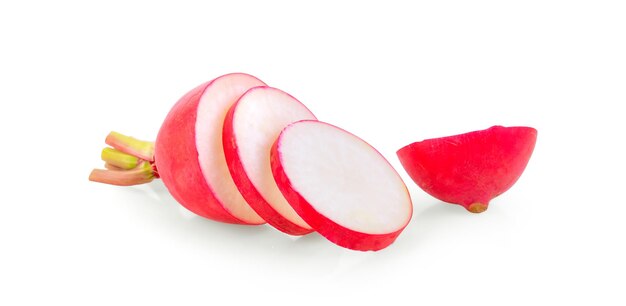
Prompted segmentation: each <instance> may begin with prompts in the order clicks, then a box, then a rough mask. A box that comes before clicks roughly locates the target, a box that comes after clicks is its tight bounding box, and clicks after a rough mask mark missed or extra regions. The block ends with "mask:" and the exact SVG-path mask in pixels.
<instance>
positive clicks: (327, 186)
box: [271, 120, 413, 251]
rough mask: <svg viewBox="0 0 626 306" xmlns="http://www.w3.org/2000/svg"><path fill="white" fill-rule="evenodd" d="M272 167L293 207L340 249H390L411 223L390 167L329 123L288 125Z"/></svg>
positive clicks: (407, 205)
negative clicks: (388, 247)
mask: <svg viewBox="0 0 626 306" xmlns="http://www.w3.org/2000/svg"><path fill="white" fill-rule="evenodd" d="M271 164H272V172H273V175H274V178H275V180H276V182H277V184H278V186H279V188H280V190H281V192H282V193H283V195H284V196H285V198H286V199H287V200H288V202H289V204H291V206H292V207H293V208H294V209H295V211H296V212H297V213H298V214H299V215H300V216H301V217H302V218H303V219H304V220H305V221H306V222H307V223H308V224H309V225H311V227H313V229H315V230H316V231H318V232H319V233H320V234H321V235H323V236H324V237H326V238H327V239H329V240H330V241H332V242H334V243H336V244H338V245H340V246H343V247H346V248H350V249H355V250H362V251H366V250H379V249H382V248H385V247H387V246H388V245H390V244H391V243H393V241H394V240H395V239H396V238H397V236H398V235H399V234H400V232H401V231H402V230H403V229H404V228H405V227H406V225H407V224H408V222H409V220H410V219H411V215H412V211H413V208H412V204H411V199H410V196H409V193H408V191H407V188H406V186H405V184H404V182H403V181H402V179H401V178H400V176H399V175H398V173H397V172H396V171H395V170H394V168H393V167H392V166H391V165H390V164H389V162H388V161H387V160H386V159H385V158H384V157H383V156H382V155H381V154H380V153H379V152H378V151H376V149H374V148H373V147H372V146H370V145H369V144H367V143H366V142H365V141H363V140H362V139H360V138H358V137H357V136H355V135H353V134H351V133H349V132H346V131H345V130H342V129H340V128H338V127H335V126H333V125H330V124H328V123H323V122H319V121H308V120H305V121H299V122H296V123H293V124H291V125H289V126H288V127H287V128H285V129H284V130H283V131H282V132H281V134H280V136H279V138H278V139H277V140H276V142H275V143H274V145H273V146H272V151H271Z"/></svg>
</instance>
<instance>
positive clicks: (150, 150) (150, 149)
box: [104, 132, 154, 162]
mask: <svg viewBox="0 0 626 306" xmlns="http://www.w3.org/2000/svg"><path fill="white" fill-rule="evenodd" d="M104 142H105V143H106V144H108V145H110V146H112V147H113V148H115V149H117V150H119V151H122V152H124V153H126V154H130V155H133V156H136V157H139V158H141V159H143V160H147V161H151V162H152V161H154V143H153V142H150V141H143V140H139V139H136V138H133V137H130V136H126V135H123V134H120V133H118V132H111V133H109V135H108V136H107V138H106V140H105V141H104Z"/></svg>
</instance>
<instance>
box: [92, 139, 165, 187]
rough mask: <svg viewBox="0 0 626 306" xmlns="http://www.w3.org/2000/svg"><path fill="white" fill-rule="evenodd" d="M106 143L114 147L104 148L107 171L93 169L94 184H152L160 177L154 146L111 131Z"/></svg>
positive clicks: (103, 158) (102, 155)
mask: <svg viewBox="0 0 626 306" xmlns="http://www.w3.org/2000/svg"><path fill="white" fill-rule="evenodd" d="M105 142H106V143H107V144H108V145H110V146H112V147H113V148H104V149H103V150H102V153H101V155H100V157H101V158H102V160H103V161H104V162H105V163H104V167H105V168H106V170H105V169H93V170H92V171H91V174H89V180H90V181H93V182H98V183H103V184H110V185H118V186H131V185H139V184H145V183H149V182H151V181H152V180H154V179H155V178H159V173H158V172H157V168H156V165H155V164H154V143H153V142H149V141H142V140H138V139H135V138H133V137H129V136H126V135H122V134H120V133H117V132H111V133H109V135H108V136H107V138H106V140H105Z"/></svg>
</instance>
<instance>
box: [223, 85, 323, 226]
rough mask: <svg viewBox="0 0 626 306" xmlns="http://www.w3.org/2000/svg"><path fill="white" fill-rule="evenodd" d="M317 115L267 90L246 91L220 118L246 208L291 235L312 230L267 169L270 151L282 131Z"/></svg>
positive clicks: (226, 151)
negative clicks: (248, 205) (222, 120)
mask: <svg viewBox="0 0 626 306" xmlns="http://www.w3.org/2000/svg"><path fill="white" fill-rule="evenodd" d="M305 119H309V120H316V118H315V116H314V115H313V114H312V113H311V111H309V109H307V108H306V107H305V106H304V105H303V104H302V103H300V102H299V101H298V100H296V99H295V98H294V97H292V96H290V95H289V94H287V93H285V92H284V91H281V90H279V89H276V88H271V87H267V86H263V87H255V88H252V89H250V90H248V91H247V92H246V93H245V94H244V95H243V96H241V98H239V100H238V101H237V102H236V103H235V104H234V105H233V106H232V107H231V109H230V111H229V112H228V114H227V115H226V119H225V120H224V135H223V141H224V152H225V154H226V160H227V162H228V167H229V169H230V174H231V175H232V177H233V180H234V182H235V184H236V185H237V187H238V188H239V191H240V192H241V194H242V195H243V197H244V198H245V199H246V201H247V202H248V203H249V204H250V206H251V207H252V208H253V209H254V210H255V211H256V212H257V213H258V214H259V215H260V216H261V217H262V218H263V219H265V220H266V221H267V222H268V223H269V224H270V225H272V226H274V227H275V228H277V229H278V230H280V231H282V232H285V233H287V234H291V235H303V234H307V233H310V232H312V231H313V230H312V229H311V227H310V226H309V225H308V224H307V223H306V222H305V221H304V220H303V219H302V218H301V217H300V216H299V215H298V214H297V213H296V212H295V211H294V209H293V208H292V207H291V206H290V205H289V203H287V200H286V199H285V198H284V196H283V195H282V193H281V192H280V190H279V189H278V186H277V185H276V182H275V180H274V177H273V176H272V169H271V165H270V150H271V148H272V145H273V144H274V141H275V140H276V138H278V135H279V134H280V132H281V131H282V130H283V129H284V128H285V127H286V126H288V125H289V124H291V123H293V122H296V121H300V120H305Z"/></svg>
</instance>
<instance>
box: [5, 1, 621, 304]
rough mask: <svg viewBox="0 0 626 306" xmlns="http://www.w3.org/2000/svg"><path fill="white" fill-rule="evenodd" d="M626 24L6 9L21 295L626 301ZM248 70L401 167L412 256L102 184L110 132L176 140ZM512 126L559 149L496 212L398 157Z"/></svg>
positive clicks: (10, 269) (509, 4)
mask: <svg viewBox="0 0 626 306" xmlns="http://www.w3.org/2000/svg"><path fill="white" fill-rule="evenodd" d="M157 2H158V3H157ZM383 2H384V4H383ZM409 3H410V4H409ZM625 16H626V7H625V4H624V2H623V1H548V0H541V1H481V0H478V1H406V2H399V1H379V3H377V2H369V1H354V2H349V1H329V2H324V1H322V2H319V1H310V2H308V3H305V2H298V1H283V2H280V1H256V2H253V1H250V2H240V1H226V0H224V1H198V2H187V1H172V2H171V4H162V3H161V2H160V1H146V2H144V3H141V2H137V1H99V2H96V1H74V2H72V1H62V0H61V1H3V2H2V3H1V4H0V140H1V141H2V145H1V148H0V162H1V163H2V164H1V166H0V189H1V197H0V209H1V211H0V246H1V247H2V250H1V251H0V304H2V305H29V304H30V305H35V304H38V305H50V304H54V303H58V304H63V305H148V304H151V305H157V304H163V305H182V304H188V305H229V304H236V303H241V304H243V303H254V304H259V303H261V304H262V305H265V304H272V303H275V304H281V305H300V304H305V305H314V304H315V305H320V304H322V303H327V304H328V305H335V304H338V303H343V304H345V305H354V304H362V303H365V304H381V305H398V304H409V303H411V304H416V305H438V304H441V305H444V304H448V305H529V304H531V305H532V304H548V303H549V304H566V303H574V302H576V303H582V304H588V305H589V304H593V305H624V303H626V291H625V290H624V284H625V282H626V263H625V262H626V260H625V258H626V251H625V250H624V246H625V243H626V238H625V235H626V200H625V196H624V190H625V187H626V186H625V185H626V184H625V183H626V179H625V177H624V176H625V175H624V172H625V171H626V165H625V162H624V157H625V156H626V145H625V144H624V142H625V140H626V138H625V137H624V134H623V133H624V131H626V125H625V124H624V119H623V117H624V115H626V112H624V111H623V106H622V105H623V104H624V103H625V102H626V17H625ZM236 71H241V72H247V73H250V74H253V75H256V76H258V77H259V78H261V79H262V80H264V81H265V82H267V83H268V84H270V85H272V86H275V87H278V88H281V89H283V90H285V91H287V92H289V93H291V94H293V95H294V96H296V97H297V98H299V99H300V100H301V101H303V102H304V103H305V104H307V106H308V107H309V108H310V109H311V110H312V111H313V112H314V113H315V114H316V115H317V116H318V118H320V119H321V120H324V121H328V122H331V123H333V124H336V125H338V126H341V127H343V128H345V129H347V130H349V131H352V132H353V133H355V134H357V135H359V136H361V137H362V138H364V139H365V140H366V141H368V142H370V143H371V144H372V145H374V146H375V147H376V148H378V149H379V150H380V151H381V152H382V153H383V154H384V155H385V156H386V157H387V158H388V159H389V160H390V161H391V163H392V164H393V165H394V166H395V167H396V169H397V170H398V172H399V173H401V175H402V176H403V178H404V179H405V181H406V183H407V185H408V186H409V189H410V191H411V194H412V197H413V201H414V207H415V209H414V215H413V219H412V221H411V223H410V224H409V226H408V227H407V228H406V230H405V231H404V232H403V234H402V235H401V236H400V237H399V238H398V240H397V241H396V242H395V243H394V244H393V245H391V246H390V247H389V248H387V249H385V250H383V251H380V252H375V253H374V252H366V253H363V252H355V251H350V250H346V249H342V248H340V247H338V246H335V245H334V244H332V243H330V242H328V241H326V240H325V239H324V238H323V237H321V236H319V235H317V234H312V235H309V236H306V237H302V238H294V237H290V236H287V235H284V234H282V233H280V232H278V231H276V230H273V229H272V228H271V227H269V226H259V227H245V226H236V225H226V224H220V223H216V222H212V221H208V220H204V219H202V218H199V217H195V216H193V215H192V214H191V213H189V212H187V211H185V210H184V209H182V208H181V207H180V206H179V205H178V204H177V203H176V202H175V201H174V200H173V199H172V198H171V197H170V196H169V195H168V193H167V191H166V189H165V187H164V186H163V185H162V183H161V182H154V183H152V184H150V185H146V186H140V187H131V188H120V187H113V186H106V185H101V184H95V183H90V182H88V181H87V176H88V174H89V171H90V170H91V168H93V167H101V166H102V162H101V161H100V160H99V154H100V150H101V148H102V147H103V146H104V137H105V136H106V134H107V133H108V132H109V131H110V130H117V131H120V132H124V133H127V134H130V135H133V136H136V137H138V138H144V139H154V138H155V137H156V133H157V132H158V129H159V126H160V123H161V122H162V120H163V119H164V117H165V115H166V114H167V112H168V110H169V108H170V107H171V106H172V105H173V104H174V103H175V102H176V101H177V99H178V98H179V97H180V96H182V95H183V94H184V93H185V92H186V91H187V90H189V89H191V88H193V87H195V86H196V85H198V84H200V83H202V82H204V81H207V80H210V79H212V78H214V77H217V76H219V75H222V74H225V73H228V72H236ZM495 124H500V125H529V126H533V127H535V128H537V129H538V130H539V138H538V142H537V146H536V150H535V153H534V155H533V157H532V158H531V161H530V163H529V165H528V168H527V169H526V172H525V173H524V174H523V175H522V177H521V179H520V180H519V181H518V183H517V184H516V185H515V186H514V187H513V188H512V189H511V190H509V191H508V192H507V193H505V194H504V195H502V196H501V197H499V198H497V199H495V200H494V201H493V202H492V203H491V207H490V208H489V210H488V211H487V212H485V213H483V214H480V215H474V214H470V213H468V212H466V211H465V210H464V209H463V208H461V207H459V206H455V205H448V204H443V203H441V202H439V201H437V200H435V199H433V198H431V197H430V196H428V195H426V194H425V193H424V192H422V191H421V190H420V189H419V188H418V187H417V186H416V185H415V184H413V182H412V181H411V180H410V179H409V177H408V175H406V173H405V172H404V170H403V169H402V168H401V166H400V164H399V162H398V160H397V158H396V156H395V151H396V150H397V149H399V148H401V147H402V146H404V145H407V144H409V143H411V142H413V141H418V140H422V139H424V138H432V137H439V136H446V135H452V134H457V133H462V132H467V131H472V130H478V129H484V128H487V127H489V126H491V125H495Z"/></svg>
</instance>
